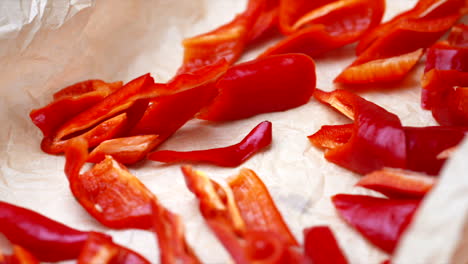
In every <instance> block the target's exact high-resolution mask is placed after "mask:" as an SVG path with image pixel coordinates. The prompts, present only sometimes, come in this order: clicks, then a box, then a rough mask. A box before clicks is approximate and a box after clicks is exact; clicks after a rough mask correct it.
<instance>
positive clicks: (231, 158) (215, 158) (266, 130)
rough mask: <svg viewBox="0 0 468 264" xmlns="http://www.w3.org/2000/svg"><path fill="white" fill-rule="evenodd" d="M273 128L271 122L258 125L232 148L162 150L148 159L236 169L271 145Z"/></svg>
mask: <svg viewBox="0 0 468 264" xmlns="http://www.w3.org/2000/svg"><path fill="white" fill-rule="evenodd" d="M271 127H272V126H271V123H270V122H269V121H264V122H262V123H260V124H258V125H257V126H256V127H255V128H254V129H253V130H252V131H251V132H250V133H249V134H248V135H247V136H246V137H245V138H244V139H243V140H242V141H241V142H239V143H237V144H234V145H232V146H228V147H223V148H214V149H207V150H193V151H186V152H183V151H171V150H160V151H156V152H153V153H150V154H149V155H148V159H150V160H154V161H159V162H181V161H194V162H207V163H212V164H216V165H218V166H225V167H236V166H238V165H240V164H242V163H243V162H244V161H246V160H247V159H248V158H250V157H251V156H252V155H253V154H255V153H256V152H258V151H260V150H261V149H263V148H265V147H267V146H269V145H270V144H271V139H272V128H271Z"/></svg>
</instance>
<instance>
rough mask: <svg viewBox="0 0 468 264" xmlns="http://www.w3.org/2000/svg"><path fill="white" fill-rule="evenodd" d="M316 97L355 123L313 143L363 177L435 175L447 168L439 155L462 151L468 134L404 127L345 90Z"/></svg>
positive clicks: (325, 131)
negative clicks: (384, 172)
mask: <svg viewBox="0 0 468 264" xmlns="http://www.w3.org/2000/svg"><path fill="white" fill-rule="evenodd" d="M314 96H315V98H317V99H318V100H319V101H320V102H322V103H325V104H328V105H330V106H332V107H333V108H335V109H336V110H338V111H339V112H341V113H342V114H343V115H345V116H347V117H348V118H350V119H352V120H354V123H353V124H346V125H338V126H323V127H322V128H321V129H320V130H319V131H318V132H316V133H315V134H313V135H311V136H309V140H310V141H311V143H312V144H314V145H315V146H317V147H320V148H325V149H326V150H327V151H326V152H325V158H327V159H328V160H329V161H331V162H333V163H336V164H338V165H340V166H342V167H345V168H347V169H349V170H352V171H354V172H357V173H360V174H367V173H370V172H372V171H375V170H380V169H382V168H384V167H392V168H402V169H409V170H413V171H419V172H424V173H427V174H431V175H437V174H438V173H439V171H440V169H441V167H442V166H443V164H444V163H445V159H444V158H439V157H438V156H439V154H440V153H441V152H443V151H444V150H446V149H450V148H452V147H454V146H456V145H458V143H460V142H461V140H462V139H463V138H464V136H465V134H466V132H467V130H468V129H466V128H462V127H420V128H416V127H402V126H401V122H400V120H399V118H398V117H397V116H396V115H394V114H392V113H389V112H387V111H386V110H385V109H383V108H381V107H380V106H378V105H376V104H374V103H372V102H369V101H366V100H364V99H363V98H361V97H359V96H358V95H355V94H353V93H351V92H348V91H345V90H337V91H334V92H330V93H327V92H323V91H320V90H318V89H316V90H315V92H314Z"/></svg>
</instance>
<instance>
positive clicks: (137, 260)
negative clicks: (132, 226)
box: [77, 232, 150, 264]
mask: <svg viewBox="0 0 468 264" xmlns="http://www.w3.org/2000/svg"><path fill="white" fill-rule="evenodd" d="M77 263H78V264H88V263H90V264H91V263H93V264H149V263H150V262H149V261H147V260H146V259H145V258H144V257H142V256H141V255H139V254H138V253H136V252H133V251H131V250H129V249H127V248H125V247H122V246H120V245H117V244H115V243H114V242H113V241H112V239H111V238H110V237H108V236H106V235H104V234H101V233H96V232H90V233H89V236H88V239H87V240H86V243H84V246H83V249H82V250H81V253H80V255H79V257H78V261H77Z"/></svg>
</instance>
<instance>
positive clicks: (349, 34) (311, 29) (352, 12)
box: [261, 0, 385, 57]
mask: <svg viewBox="0 0 468 264" xmlns="http://www.w3.org/2000/svg"><path fill="white" fill-rule="evenodd" d="M384 10H385V1H382V0H339V1H333V2H330V3H328V4H325V5H323V6H320V7H317V8H315V9H312V10H311V11H310V12H309V13H307V14H305V15H304V16H303V17H301V18H300V19H299V20H297V21H296V22H295V23H294V25H293V26H292V28H291V32H290V33H291V34H292V35H290V36H288V37H287V38H286V39H284V40H283V41H281V42H279V43H278V44H276V45H275V46H273V47H271V48H269V49H268V50H267V51H266V52H264V53H263V54H262V55H261V57H263V56H268V55H273V54H282V53H292V52H301V53H305V54H307V55H309V56H311V57H316V56H319V55H322V54H323V53H325V52H327V51H330V50H333V49H336V48H339V47H342V46H344V45H346V44H349V43H352V42H354V41H356V40H358V39H359V38H360V36H361V35H362V34H364V33H366V32H367V31H368V30H370V29H372V28H374V27H375V26H377V25H378V24H379V23H380V20H381V19H382V16H383V12H384Z"/></svg>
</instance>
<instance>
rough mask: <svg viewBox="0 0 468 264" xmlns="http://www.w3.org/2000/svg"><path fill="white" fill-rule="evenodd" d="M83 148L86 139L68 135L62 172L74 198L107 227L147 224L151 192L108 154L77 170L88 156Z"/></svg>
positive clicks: (129, 226)
mask: <svg viewBox="0 0 468 264" xmlns="http://www.w3.org/2000/svg"><path fill="white" fill-rule="evenodd" d="M87 149H88V146H87V145H86V141H84V140H82V139H72V140H70V142H69V144H68V145H67V150H66V164H65V173H66V175H67V176H68V179H69V182H70V188H71V191H72V193H73V195H74V196H75V198H76V199H77V200H78V202H79V203H80V204H81V205H82V206H83V208H84V209H85V210H86V211H88V213H89V214H90V215H92V216H93V217H94V218H95V219H96V220H97V221H99V222H100V223H101V224H103V225H105V226H107V227H111V228H117V229H123V228H139V229H149V228H151V227H152V220H151V219H152V218H151V215H152V210H151V201H152V200H153V199H155V197H154V195H153V194H152V193H151V192H150V191H149V190H148V189H147V188H146V187H145V186H144V185H143V184H142V183H141V182H140V181H139V180H138V178H136V177H135V176H134V175H132V174H131V173H130V172H129V171H128V170H127V169H126V168H125V167H124V166H123V165H121V164H119V163H118V162H117V161H115V160H114V159H112V157H111V156H106V158H105V159H104V160H103V161H101V162H100V163H98V164H96V165H94V167H93V168H92V169H91V170H89V171H87V172H85V173H83V174H80V173H79V170H80V168H81V167H82V166H83V165H84V163H85V161H86V159H87V156H88V153H87Z"/></svg>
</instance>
